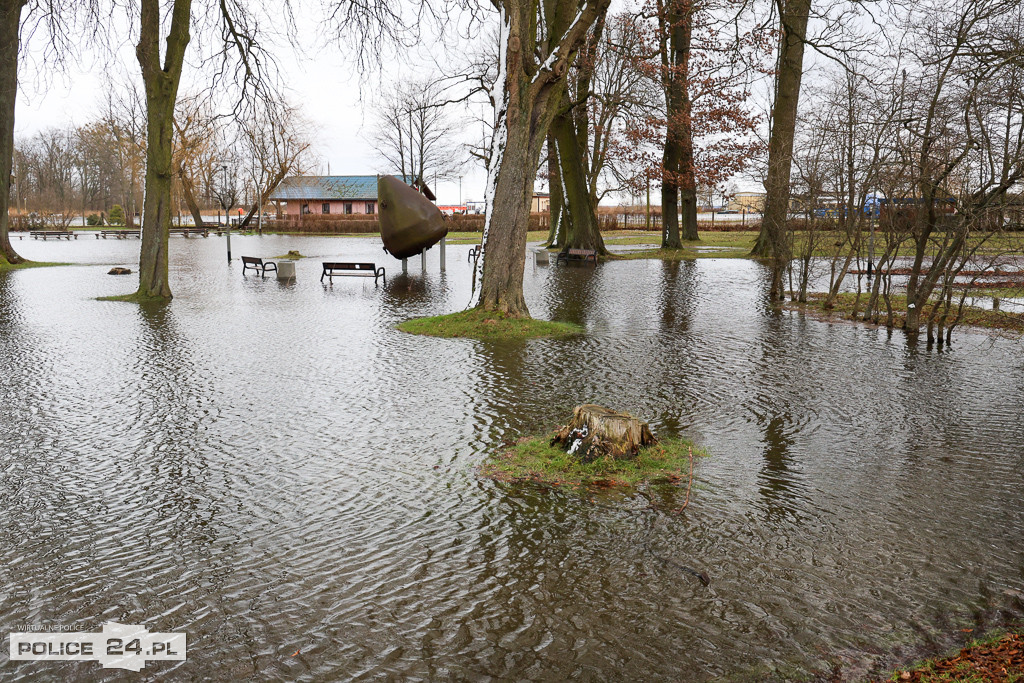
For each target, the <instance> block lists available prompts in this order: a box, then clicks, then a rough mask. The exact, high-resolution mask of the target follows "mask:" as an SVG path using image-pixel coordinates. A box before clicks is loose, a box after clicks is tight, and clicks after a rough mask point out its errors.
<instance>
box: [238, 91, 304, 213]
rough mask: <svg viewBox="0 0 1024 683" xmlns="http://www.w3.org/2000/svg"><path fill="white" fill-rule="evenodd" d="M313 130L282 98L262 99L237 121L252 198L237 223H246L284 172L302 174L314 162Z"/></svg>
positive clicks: (282, 178)
mask: <svg viewBox="0 0 1024 683" xmlns="http://www.w3.org/2000/svg"><path fill="white" fill-rule="evenodd" d="M313 137H314V131H313V128H312V126H311V124H310V123H309V122H308V121H306V120H305V119H304V118H303V117H302V114H301V113H300V111H299V110H298V109H297V108H296V107H293V106H291V105H289V104H288V103H286V102H284V101H283V100H271V101H269V102H264V103H262V106H260V107H259V108H258V109H257V112H256V115H255V116H253V117H249V118H246V119H244V120H242V121H240V122H239V142H240V143H241V150H242V154H243V156H244V157H247V158H248V159H249V161H250V165H249V166H250V167H249V169H248V175H249V178H247V180H251V181H252V190H253V194H254V196H255V201H254V202H253V204H252V206H251V207H250V209H249V211H248V213H246V215H245V218H243V219H242V221H241V223H240V224H239V227H245V226H247V225H249V222H250V221H251V220H252V217H253V215H254V214H255V213H256V212H257V211H260V210H261V207H262V205H263V200H264V198H265V197H267V195H269V194H270V193H271V192H273V191H274V190H275V189H276V188H277V186H278V185H280V184H281V181H283V180H284V179H285V178H286V177H287V176H289V175H292V174H302V173H303V172H304V171H305V170H306V169H307V168H311V167H312V166H313V164H314V163H315V158H314V156H313V153H312V146H313Z"/></svg>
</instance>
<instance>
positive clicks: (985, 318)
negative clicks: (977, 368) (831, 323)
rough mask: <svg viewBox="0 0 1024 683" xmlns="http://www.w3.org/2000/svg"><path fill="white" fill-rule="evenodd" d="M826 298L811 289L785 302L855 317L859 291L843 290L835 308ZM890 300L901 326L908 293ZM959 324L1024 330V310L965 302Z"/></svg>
mask: <svg viewBox="0 0 1024 683" xmlns="http://www.w3.org/2000/svg"><path fill="white" fill-rule="evenodd" d="M972 294H973V293H972ZM824 298H825V295H824V294H821V293H809V294H808V295H807V303H805V304H801V303H798V302H795V301H794V302H788V303H786V305H785V306H786V308H789V309H794V310H805V311H807V312H808V313H812V314H815V315H820V316H826V317H841V318H845V319H847V320H850V319H851V318H850V316H851V314H852V313H853V306H854V302H855V301H857V295H856V294H855V293H853V292H843V293H842V294H840V295H839V296H838V297H836V301H835V307H834V308H832V309H831V310H825V309H823V308H822V307H821V302H822V300H823V299H824ZM868 299H869V295H868V294H867V293H862V294H861V295H860V301H859V302H857V307H858V312H857V315H858V318H857V321H859V322H863V321H862V320H861V318H862V317H863V315H864V307H865V306H866V305H867V303H868ZM889 300H890V301H891V302H892V308H893V326H894V327H897V328H901V327H903V325H904V322H905V321H906V310H907V297H906V295H904V294H893V295H890V297H889ZM880 305H881V306H882V311H881V313H880V314H879V317H878V321H877V322H880V323H882V324H884V323H885V320H886V312H885V304H884V303H882V302H880ZM932 305H934V304H929V305H928V306H927V307H926V308H925V309H924V310H923V311H922V312H921V317H922V319H926V318H927V317H928V314H929V312H930V309H931V306H932ZM955 308H956V307H955V306H954V307H953V309H952V310H951V315H955V312H956V311H955ZM873 322H874V321H873ZM957 324H958V325H961V326H967V327H977V328H982V329H987V330H1007V331H1010V332H1018V333H1024V313H1012V312H1008V311H992V310H986V309H982V308H974V307H972V306H965V307H964V311H963V317H962V318H961V319H960V321H959V322H958V323H957Z"/></svg>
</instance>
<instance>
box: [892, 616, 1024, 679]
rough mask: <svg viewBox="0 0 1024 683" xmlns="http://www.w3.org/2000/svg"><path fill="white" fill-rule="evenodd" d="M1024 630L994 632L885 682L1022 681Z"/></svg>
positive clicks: (1023, 669) (926, 661) (897, 674)
mask: <svg viewBox="0 0 1024 683" xmlns="http://www.w3.org/2000/svg"><path fill="white" fill-rule="evenodd" d="M1022 636H1024V628H1021V627H1017V628H1015V629H1011V630H1010V631H998V632H996V633H992V634H989V635H988V636H986V637H984V638H981V639H979V640H974V641H971V642H969V643H968V644H967V645H966V646H965V647H964V648H962V649H961V650H959V651H957V652H951V653H948V654H947V655H946V656H943V657H934V658H932V659H927V660H924V661H920V662H916V663H915V664H914V665H913V666H911V667H909V668H905V669H896V670H895V671H893V673H892V675H891V676H890V677H889V678H888V679H887V680H889V681H897V682H902V681H910V682H911V683H946V682H947V681H964V682H965V683H966V682H969V683H996V682H997V681H998V682H999V683H1004V682H1005V683H1015V682H1021V681H1024V637H1022Z"/></svg>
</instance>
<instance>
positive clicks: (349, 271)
mask: <svg viewBox="0 0 1024 683" xmlns="http://www.w3.org/2000/svg"><path fill="white" fill-rule="evenodd" d="M322 263H323V267H324V270H323V273H321V274H320V282H323V281H324V277H325V276H326V277H327V278H328V279H329V280H331V282H333V281H334V276H335V275H337V276H339V277H340V276H344V275H348V276H356V277H359V276H362V277H372V278H373V283H374V284H377V279H378V278H384V281H385V282H387V277H386V276H385V274H384V266H380V267H378V266H377V264H376V263H349V262H342V261H323V262H322Z"/></svg>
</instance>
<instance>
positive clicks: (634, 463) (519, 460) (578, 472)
mask: <svg viewBox="0 0 1024 683" xmlns="http://www.w3.org/2000/svg"><path fill="white" fill-rule="evenodd" d="M691 449H692V451H693V455H694V456H695V457H697V456H706V455H707V453H706V452H705V451H703V450H702V449H700V448H697V447H696V446H694V445H693V444H692V443H691V442H690V441H687V440H685V439H663V440H662V441H659V442H658V443H657V444H655V445H653V446H649V447H648V448H644V449H641V451H640V453H639V454H638V455H637V457H636V458H634V459H632V460H615V459H612V458H601V459H598V460H595V461H594V462H591V463H586V464H584V463H581V462H580V461H579V460H578V459H577V458H576V457H574V456H572V455H569V454H568V453H566V452H565V451H563V450H562V449H560V448H557V447H555V446H551V445H550V438H548V437H542V436H534V437H528V438H525V439H521V440H520V441H519V442H517V443H515V444H513V445H511V446H509V447H508V448H506V449H505V450H503V451H501V452H499V453H496V454H494V455H492V456H491V457H490V458H488V459H487V460H486V461H485V462H484V463H483V464H482V465H481V466H480V470H479V471H480V475H481V476H484V477H487V478H489V479H496V480H498V481H536V482H543V483H547V484H553V485H556V486H560V485H571V486H586V485H597V486H638V485H640V484H646V483H651V482H655V481H658V480H664V481H666V482H668V483H678V482H679V481H680V480H685V479H686V478H687V477H688V474H687V473H688V471H689V468H690V451H691Z"/></svg>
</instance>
